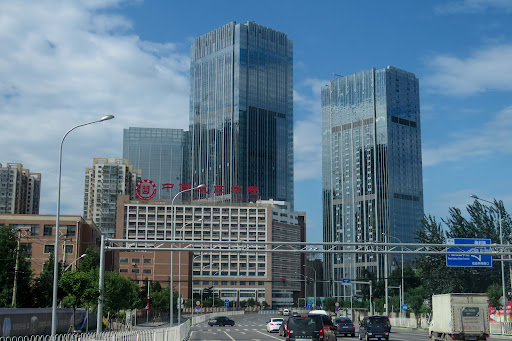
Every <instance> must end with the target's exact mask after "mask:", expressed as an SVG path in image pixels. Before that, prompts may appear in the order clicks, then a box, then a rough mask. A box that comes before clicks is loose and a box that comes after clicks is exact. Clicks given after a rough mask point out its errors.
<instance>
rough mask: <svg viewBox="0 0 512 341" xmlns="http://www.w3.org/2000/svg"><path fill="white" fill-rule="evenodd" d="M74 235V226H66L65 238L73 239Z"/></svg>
mask: <svg viewBox="0 0 512 341" xmlns="http://www.w3.org/2000/svg"><path fill="white" fill-rule="evenodd" d="M75 235H76V226H74V225H67V226H66V236H68V237H74V236H75Z"/></svg>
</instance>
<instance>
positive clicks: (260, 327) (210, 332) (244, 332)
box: [189, 314, 512, 341]
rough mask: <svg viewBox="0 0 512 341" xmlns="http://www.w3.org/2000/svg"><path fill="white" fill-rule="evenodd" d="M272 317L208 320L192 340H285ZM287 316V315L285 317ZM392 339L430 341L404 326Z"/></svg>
mask: <svg viewBox="0 0 512 341" xmlns="http://www.w3.org/2000/svg"><path fill="white" fill-rule="evenodd" d="M271 317H282V316H277V315H258V314H245V315H240V316H230V317H229V318H231V319H232V320H234V321H235V325H234V326H233V327H231V326H225V327H219V326H213V327H210V326H209V325H208V324H207V323H206V322H203V323H200V324H197V325H195V326H193V327H192V328H191V334H190V339H189V340H190V341H199V340H208V341H221V340H222V341H244V340H247V341H249V340H251V341H264V340H265V341H275V340H280V341H285V340H286V338H284V337H282V336H279V333H268V332H267V329H266V322H267V321H269V320H270V318H271ZM285 318H286V317H285ZM345 339H346V340H359V339H358V337H357V326H356V336H355V337H349V336H348V337H347V336H338V340H345ZM389 339H390V340H392V341H393V340H396V341H411V340H414V341H429V340H430V338H429V337H428V334H427V331H425V330H411V329H403V328H392V329H391V336H390V338H389ZM488 340H490V341H502V340H503V341H504V340H507V341H511V340H512V338H510V337H506V336H504V337H502V336H495V335H491V337H490V338H489V339H488Z"/></svg>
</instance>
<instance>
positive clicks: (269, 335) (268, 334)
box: [253, 329, 283, 341]
mask: <svg viewBox="0 0 512 341" xmlns="http://www.w3.org/2000/svg"><path fill="white" fill-rule="evenodd" d="M253 330H254V331H255V332H256V333H260V334H263V335H265V336H267V337H272V338H274V339H277V340H281V341H283V338H282V337H276V336H273V335H271V334H270V333H264V332H260V331H259V330H257V329H253Z"/></svg>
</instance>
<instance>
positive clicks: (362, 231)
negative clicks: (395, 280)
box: [322, 66, 423, 297]
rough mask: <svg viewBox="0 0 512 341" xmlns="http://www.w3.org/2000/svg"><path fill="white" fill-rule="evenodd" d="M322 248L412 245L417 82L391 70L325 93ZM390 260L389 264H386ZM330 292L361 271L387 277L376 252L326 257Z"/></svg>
mask: <svg viewBox="0 0 512 341" xmlns="http://www.w3.org/2000/svg"><path fill="white" fill-rule="evenodd" d="M322 163H323V164H322V195H323V210H324V212H323V213H324V214H323V216H324V223H323V234H324V237H323V239H324V241H325V242H339V246H337V248H338V249H340V250H341V249H345V250H346V249H351V248H352V249H353V248H354V246H346V245H344V243H371V242H388V243H400V242H402V243H412V242H415V234H414V232H415V231H417V230H418V229H419V228H420V226H421V219H422V218H423V180H422V161H421V124H420V101H419V83H418V79H417V78H416V76H415V75H414V74H412V73H410V72H407V71H403V70H400V69H397V68H394V67H391V66H388V67H386V68H383V69H379V70H376V69H374V68H371V69H368V70H364V71H361V72H358V73H355V74H352V75H349V76H344V77H340V78H338V79H335V80H332V81H331V82H330V84H329V85H326V86H324V87H323V88H322ZM390 263H391V262H388V266H389V264H390ZM325 267H326V274H327V276H330V277H331V278H333V279H334V281H333V283H334V284H333V285H332V287H331V288H329V289H330V290H329V292H331V293H333V296H337V297H338V296H345V294H344V293H343V286H342V285H341V279H342V278H349V279H352V280H355V279H358V278H361V275H362V271H363V269H366V270H368V271H370V272H375V273H376V274H377V278H378V279H382V278H383V275H384V257H383V256H382V255H377V254H371V253H368V254H353V253H352V254H351V253H343V254H341V253H340V254H336V255H335V256H333V255H332V254H328V255H326V259H325Z"/></svg>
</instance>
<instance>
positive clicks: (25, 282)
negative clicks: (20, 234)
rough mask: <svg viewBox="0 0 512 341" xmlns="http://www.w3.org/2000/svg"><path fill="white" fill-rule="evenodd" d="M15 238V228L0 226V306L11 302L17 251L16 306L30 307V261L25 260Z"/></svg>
mask: <svg viewBox="0 0 512 341" xmlns="http://www.w3.org/2000/svg"><path fill="white" fill-rule="evenodd" d="M16 238H17V237H16V231H15V230H12V229H11V228H10V227H8V226H5V225H2V226H0V307H10V306H11V304H12V295H13V287H14V272H15V268H16V255H17V254H18V253H19V258H18V260H19V264H18V274H17V279H16V285H17V292H18V295H16V296H17V297H16V307H31V306H32V305H33V300H32V298H31V296H32V295H31V281H32V271H31V268H30V262H29V261H27V260H26V254H25V253H24V252H23V251H22V250H18V243H17V239H16ZM20 293H22V294H20Z"/></svg>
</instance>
